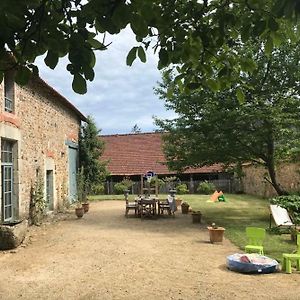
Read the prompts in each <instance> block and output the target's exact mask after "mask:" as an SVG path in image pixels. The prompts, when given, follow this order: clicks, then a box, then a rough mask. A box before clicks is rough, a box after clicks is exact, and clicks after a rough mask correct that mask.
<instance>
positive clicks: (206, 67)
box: [0, 0, 300, 94]
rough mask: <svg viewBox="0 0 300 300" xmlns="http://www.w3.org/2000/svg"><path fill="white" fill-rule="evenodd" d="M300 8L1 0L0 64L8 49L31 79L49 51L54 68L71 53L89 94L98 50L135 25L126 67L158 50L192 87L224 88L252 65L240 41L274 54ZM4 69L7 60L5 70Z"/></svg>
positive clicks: (226, 2)
mask: <svg viewBox="0 0 300 300" xmlns="http://www.w3.org/2000/svg"><path fill="white" fill-rule="evenodd" d="M299 13H300V5H299V1H298V0H246V1H245V0H235V1H231V0H210V1H208V0H202V1H199V0H190V1H186V0H153V1H144V0H131V1H128V0H51V1H50V0H22V1H19V0H2V1H0V28H1V30H0V31H1V33H0V62H3V61H4V59H5V57H6V51H10V52H11V53H12V54H13V56H14V58H15V65H14V66H18V73H17V77H16V81H17V82H18V83H20V84H25V83H26V82H27V81H28V79H29V77H30V72H29V70H32V71H33V72H34V73H37V72H38V69H37V67H36V65H35V59H36V57H38V56H41V55H44V54H45V55H46V57H45V59H44V62H45V64H46V65H47V66H48V67H49V68H51V69H54V68H55V67H56V65H57V63H58V61H59V60H60V59H61V58H62V57H66V56H67V57H68V60H69V64H68V65H67V70H68V71H69V72H70V73H71V75H72V76H73V84H72V87H73V89H74V91H75V92H77V93H80V94H83V93H85V92H86V89H87V87H86V81H87V80H90V81H92V80H93V79H94V76H95V74H94V66H95V60H96V59H95V51H103V50H106V49H107V48H108V46H109V45H108V44H107V43H106V41H105V36H106V34H107V33H109V34H118V33H119V32H120V31H121V30H122V29H124V28H125V27H126V26H130V28H131V29H132V31H133V33H134V34H135V36H136V40H137V45H136V46H134V47H133V48H132V49H131V51H130V52H129V53H128V56H127V64H128V65H131V64H132V63H133V61H134V60H135V59H136V58H137V57H138V58H139V59H140V60H141V61H142V62H145V61H146V53H145V52H146V50H147V49H148V48H153V50H154V51H156V52H158V55H159V64H158V67H159V68H163V67H167V66H169V65H170V64H172V65H173V66H175V67H177V72H178V76H177V80H178V81H180V82H181V83H182V85H183V86H184V87H185V88H186V89H194V88H197V87H199V86H200V85H205V86H208V87H210V88H212V89H220V88H222V87H223V86H224V85H225V86H227V85H229V84H230V83H231V82H232V81H235V80H236V79H237V78H238V77H239V70H240V68H242V69H245V70H249V71H252V70H253V69H254V66H253V60H252V59H251V58H250V59H248V58H247V59H245V58H244V57H239V56H237V55H236V53H235V52H234V51H233V50H232V46H233V45H235V43H236V42H238V41H240V40H242V41H243V42H247V41H248V40H249V39H251V38H254V39H257V40H258V39H259V40H261V41H262V42H263V44H264V49H265V51H266V53H271V51H272V49H273V47H274V46H278V45H280V44H281V43H282V42H283V41H287V40H288V39H291V40H296V39H298V36H299V34H298V32H299V28H298V27H299V26H298V22H297V20H298V16H299ZM212 65H214V66H215V72H214V73H213V70H212V68H211V66H212ZM6 68H7V66H5V65H3V63H2V66H1V67H0V69H1V70H5V69H6ZM0 76H1V77H3V72H0Z"/></svg>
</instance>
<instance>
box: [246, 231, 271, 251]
mask: <svg viewBox="0 0 300 300" xmlns="http://www.w3.org/2000/svg"><path fill="white" fill-rule="evenodd" d="M265 235H266V230H265V229H264V228H258V227H246V236H247V238H248V244H247V245H246V246H245V252H247V253H252V252H255V253H259V254H262V255H263V254H264V247H263V241H264V239H265Z"/></svg>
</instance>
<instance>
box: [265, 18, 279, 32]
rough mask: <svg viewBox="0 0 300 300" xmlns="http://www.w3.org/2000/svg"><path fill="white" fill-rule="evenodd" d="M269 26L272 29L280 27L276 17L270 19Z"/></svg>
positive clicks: (275, 29)
mask: <svg viewBox="0 0 300 300" xmlns="http://www.w3.org/2000/svg"><path fill="white" fill-rule="evenodd" d="M268 27H269V29H270V30H271V31H277V30H278V29H279V25H278V23H277V22H276V20H275V19H274V18H272V17H271V18H270V19H269V21H268Z"/></svg>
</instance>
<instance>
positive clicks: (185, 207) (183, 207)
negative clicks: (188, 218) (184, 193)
mask: <svg viewBox="0 0 300 300" xmlns="http://www.w3.org/2000/svg"><path fill="white" fill-rule="evenodd" d="M189 207H190V206H189V205H188V204H183V203H182V204H181V212H182V213H183V214H188V213H189Z"/></svg>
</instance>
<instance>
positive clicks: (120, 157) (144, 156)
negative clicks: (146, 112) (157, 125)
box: [101, 132, 222, 176]
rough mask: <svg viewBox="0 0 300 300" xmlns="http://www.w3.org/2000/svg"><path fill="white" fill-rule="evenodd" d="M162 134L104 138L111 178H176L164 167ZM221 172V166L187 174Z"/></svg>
mask: <svg viewBox="0 0 300 300" xmlns="http://www.w3.org/2000/svg"><path fill="white" fill-rule="evenodd" d="M161 135H162V134H161V133H156V132H152V133H137V134H116V135H102V136H101V138H102V139H103V140H104V142H105V151H104V154H103V156H102V157H101V160H110V162H109V164H108V170H109V171H110V173H111V174H112V175H123V176H125V175H141V174H145V172H147V171H154V172H155V173H156V174H164V175H168V174H175V173H176V172H174V171H173V172H172V171H169V170H168V168H167V166H166V165H164V164H162V163H163V162H165V161H166V160H165V157H164V154H163V151H162V140H161ZM220 171H222V167H221V166H220V165H213V166H207V167H202V168H190V169H188V170H186V171H185V173H215V172H220Z"/></svg>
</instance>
